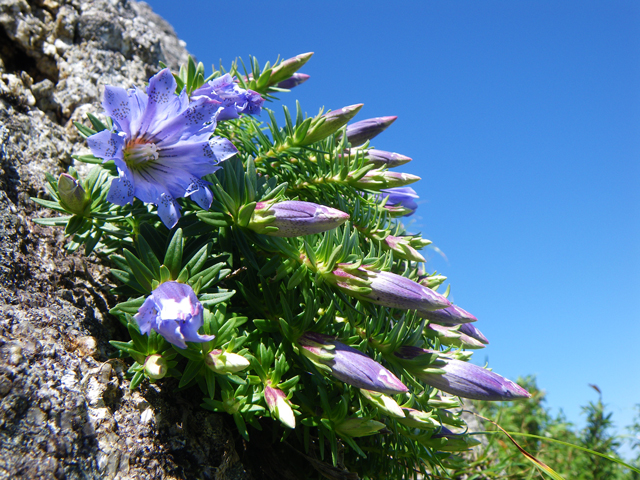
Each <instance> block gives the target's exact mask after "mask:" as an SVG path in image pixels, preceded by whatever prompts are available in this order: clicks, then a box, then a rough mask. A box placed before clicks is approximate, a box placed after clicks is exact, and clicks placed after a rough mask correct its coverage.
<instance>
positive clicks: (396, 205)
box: [376, 187, 419, 217]
mask: <svg viewBox="0 0 640 480" xmlns="http://www.w3.org/2000/svg"><path fill="white" fill-rule="evenodd" d="M387 197H388V198H387ZM384 198H387V203H385V205H384V207H385V208H386V209H387V210H389V211H390V213H396V214H398V215H399V216H403V217H410V216H411V215H413V214H414V213H415V211H416V209H417V208H418V204H417V203H416V201H415V200H414V198H419V197H418V194H417V193H416V191H415V190H414V189H413V188H411V187H398V188H387V189H384V190H380V195H376V200H377V201H381V200H383V199H384Z"/></svg>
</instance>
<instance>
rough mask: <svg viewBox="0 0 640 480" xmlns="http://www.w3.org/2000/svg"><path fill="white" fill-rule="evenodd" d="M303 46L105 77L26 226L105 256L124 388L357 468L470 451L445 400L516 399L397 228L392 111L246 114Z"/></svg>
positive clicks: (446, 462) (403, 192) (411, 199)
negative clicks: (78, 166) (379, 138)
mask: <svg viewBox="0 0 640 480" xmlns="http://www.w3.org/2000/svg"><path fill="white" fill-rule="evenodd" d="M311 55H312V54H311V53H307V54H302V55H298V56H296V57H293V58H291V59H288V60H284V61H277V62H276V63H275V64H274V65H273V66H271V65H270V64H269V63H267V64H266V65H264V66H263V67H260V65H259V64H258V62H257V61H256V60H255V59H251V64H250V68H249V70H250V71H247V70H246V69H245V70H244V71H243V72H241V71H239V68H240V64H238V63H234V64H233V65H232V68H231V69H230V70H229V72H228V73H225V72H224V70H223V69H222V68H221V71H216V70H214V72H213V73H212V74H211V75H210V76H209V77H207V78H205V76H204V75H205V71H204V66H203V65H202V64H201V63H200V64H196V63H195V62H194V61H193V60H192V59H190V60H189V62H188V64H187V65H186V66H183V67H182V68H180V71H179V72H178V73H172V72H171V71H170V70H169V69H168V68H166V67H165V66H164V65H161V67H164V68H163V69H162V70H160V71H159V72H158V73H157V74H156V75H154V76H153V77H152V78H151V79H150V80H149V84H148V86H146V88H136V89H131V90H125V89H124V88H121V87H117V86H106V87H105V91H104V100H103V104H102V105H103V108H104V116H102V117H100V116H99V115H98V116H97V115H89V116H88V117H89V121H90V123H91V127H89V126H87V125H82V124H77V127H78V129H79V130H80V133H81V134H82V135H83V136H84V137H85V138H86V141H87V145H88V147H89V148H90V150H91V154H90V155H84V156H78V157H77V158H76V159H77V160H78V161H81V162H86V163H92V164H95V165H94V166H93V168H92V170H91V171H90V172H89V173H88V175H87V177H86V178H84V179H80V178H78V174H77V172H76V171H75V170H74V169H72V168H70V169H69V173H64V174H62V175H61V176H60V177H59V178H58V179H55V178H53V177H52V176H50V175H49V176H48V180H49V190H50V194H51V200H41V199H35V200H36V201H37V202H38V203H40V204H42V205H44V206H46V207H49V208H51V209H53V210H56V211H58V212H60V213H61V214H62V216H58V217H55V218H42V219H40V220H39V222H40V223H42V224H45V225H54V226H63V227H64V228H65V233H66V235H67V236H68V237H69V238H70V240H69V243H68V249H69V250H71V251H73V250H76V249H78V248H79V247H80V246H82V245H84V249H85V254H86V255H89V254H91V253H92V252H94V253H96V254H97V255H100V256H102V257H104V258H105V259H106V258H108V259H109V260H110V262H111V265H112V267H113V268H112V269H111V275H112V276H113V278H114V279H115V280H116V281H117V283H118V285H119V286H118V287H117V288H115V290H114V293H116V294H117V295H118V298H119V299H121V302H120V303H119V304H117V305H116V306H115V307H114V308H113V309H112V310H111V313H112V314H114V315H116V316H117V317H118V318H119V319H120V321H121V322H122V323H123V325H124V326H125V327H126V328H127V330H128V332H129V335H130V337H131V340H130V341H128V342H121V341H112V342H111V344H112V345H113V346H114V347H115V349H117V354H118V355H119V356H120V357H122V358H130V359H131V360H130V361H131V367H130V368H129V371H128V373H129V375H130V377H131V388H132V389H135V388H137V387H138V386H139V385H140V383H141V382H143V381H149V382H160V384H161V387H162V388H178V389H188V388H193V389H199V390H200V392H201V395H202V402H201V403H202V407H203V408H205V409H209V410H212V411H215V412H226V413H227V414H229V415H231V416H233V419H234V420H235V423H236V425H237V428H238V431H239V432H240V433H241V434H242V435H243V436H244V437H245V438H246V439H247V440H249V441H250V437H251V428H249V426H251V427H252V428H255V429H263V428H265V426H266V425H267V424H269V428H271V429H273V430H274V431H275V432H276V438H283V439H285V438H286V439H288V440H289V441H290V442H294V441H295V443H296V445H300V446H301V448H302V449H303V450H304V452H305V454H307V455H309V454H311V455H312V456H313V457H314V458H315V457H317V458H319V459H321V460H323V461H325V462H332V464H333V466H334V467H338V468H341V469H349V470H355V471H358V472H359V473H360V475H362V476H363V477H364V478H372V477H376V476H379V475H381V474H383V475H385V476H389V477H391V478H404V477H411V476H417V475H419V474H421V475H429V474H431V473H433V472H443V471H445V470H446V468H447V467H448V466H451V465H453V464H455V462H454V460H453V458H454V457H453V455H455V452H461V451H465V450H467V449H468V448H469V447H470V446H472V445H474V444H476V443H477V442H476V441H475V440H474V439H473V438H472V437H471V436H470V435H469V434H468V432H467V431H466V427H465V423H464V421H463V420H462V419H461V418H460V414H459V412H458V411H457V410H456V409H457V407H459V406H460V405H461V400H460V398H463V399H464V398H470V399H488V400H511V399H517V398H525V397H528V396H529V394H528V393H527V391H526V390H524V389H523V388H521V387H520V386H518V385H517V384H515V383H513V382H511V381H509V380H507V379H505V378H503V377H501V376H499V375H497V374H496V373H493V372H491V371H489V370H487V369H484V368H481V367H478V366H475V365H473V364H471V363H469V362H468V360H469V358H470V356H471V353H470V352H468V351H466V349H469V348H482V347H484V345H485V344H486V343H488V342H487V339H486V338H485V337H484V336H483V335H482V333H481V332H480V331H479V330H478V329H477V328H475V327H473V326H472V325H471V322H475V321H476V318H475V317H474V316H473V315H472V314H470V313H468V312H467V311H465V310H463V309H462V308H460V307H458V306H457V305H453V304H452V303H451V302H450V301H449V300H448V299H447V297H448V293H449V288H447V290H446V291H445V292H444V293H439V292H438V289H439V287H441V285H442V284H443V282H444V281H445V280H446V277H444V276H442V275H439V274H438V273H436V272H433V273H430V274H429V273H426V271H425V267H424V265H425V259H424V257H423V255H422V254H421V253H420V250H421V249H422V248H423V247H425V246H426V245H428V244H429V243H431V242H429V241H428V240H426V239H423V238H422V237H421V236H420V235H415V234H409V233H407V231H406V230H405V227H404V226H403V223H402V218H403V217H405V216H409V215H411V214H412V213H413V212H414V211H415V210H416V208H417V204H416V201H415V199H416V198H417V195H416V192H415V191H414V190H413V189H411V188H410V187H408V185H409V184H411V183H413V182H415V181H417V180H419V178H418V177H416V176H414V175H410V174H407V173H399V172H397V171H394V170H390V169H391V168H395V167H398V166H401V165H403V164H405V163H407V162H409V161H410V160H411V159H410V158H409V157H406V156H404V155H400V154H397V153H392V152H386V151H381V150H376V149H374V148H372V147H371V145H370V141H371V139H372V138H374V137H375V136H376V135H377V134H379V133H380V132H382V131H383V130H384V129H385V128H387V127H388V126H389V125H390V124H391V123H392V122H393V121H394V120H395V117H381V118H374V119H368V120H362V121H359V122H354V123H349V122H350V121H351V120H352V119H353V118H354V117H355V115H356V114H357V113H358V111H359V110H360V108H361V107H362V105H361V104H357V105H351V106H347V107H344V108H340V109H337V110H334V111H329V112H327V113H324V112H323V111H320V113H319V114H318V115H316V116H313V117H308V116H306V115H304V114H303V112H302V109H301V108H300V106H299V105H298V107H297V111H296V113H295V115H294V116H292V115H291V114H290V112H289V111H288V110H287V109H286V108H284V126H279V125H278V124H277V122H276V118H275V116H274V113H273V112H272V111H269V110H267V109H264V111H263V102H264V101H265V100H269V101H272V100H275V97H274V96H273V95H274V94H276V93H280V92H286V91H288V89H291V88H293V87H296V86H297V85H300V84H301V83H302V82H304V81H305V80H307V79H308V77H309V76H308V75H305V74H302V73H299V72H298V69H299V68H300V67H301V66H302V65H304V63H305V62H307V60H308V59H309V58H310V57H311ZM261 111H262V117H268V119H269V121H268V122H262V121H260V120H258V119H257V118H256V115H258V114H259V113H261ZM265 112H266V115H265ZM458 397H460V398H458ZM269 417H271V419H272V420H271V419H270V418H269ZM452 452H453V453H452ZM452 462H453V463H452Z"/></svg>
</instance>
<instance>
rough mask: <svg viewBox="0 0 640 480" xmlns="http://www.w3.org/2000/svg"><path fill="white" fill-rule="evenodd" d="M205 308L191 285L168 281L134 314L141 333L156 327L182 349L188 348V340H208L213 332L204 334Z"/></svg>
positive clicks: (146, 332) (168, 340)
mask: <svg viewBox="0 0 640 480" xmlns="http://www.w3.org/2000/svg"><path fill="white" fill-rule="evenodd" d="M202 312H203V307H202V304H201V303H200V301H199V300H198V297H196V294H195V292H194V291H193V289H192V288H191V287H190V286H189V285H185V284H184V283H178V282H165V283H162V284H160V285H159V286H158V288H156V289H155V290H154V291H153V292H151V295H149V296H148V297H147V298H146V300H145V301H144V303H143V304H142V306H141V307H140V310H138V313H136V314H135V315H134V317H133V318H134V319H135V321H136V322H137V323H138V326H139V327H140V333H142V334H143V335H144V334H149V332H150V331H151V330H155V331H156V332H158V333H159V334H160V335H162V336H163V337H164V338H165V340H166V341H167V342H169V343H171V344H173V345H175V346H176V347H178V348H187V344H186V343H185V342H197V343H198V342H199V343H201V342H208V341H209V340H213V339H214V338H215V337H214V336H213V335H200V334H199V333H198V329H199V328H200V327H202V325H203V324H204V319H203V316H202Z"/></svg>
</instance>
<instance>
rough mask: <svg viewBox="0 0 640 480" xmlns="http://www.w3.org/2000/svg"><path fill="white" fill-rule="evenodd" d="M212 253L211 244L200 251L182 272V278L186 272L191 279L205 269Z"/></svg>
mask: <svg viewBox="0 0 640 480" xmlns="http://www.w3.org/2000/svg"><path fill="white" fill-rule="evenodd" d="M210 253H211V244H210V243H207V244H206V245H205V246H204V247H202V248H201V249H200V250H198V252H196V254H195V255H194V256H193V257H191V259H190V260H189V261H188V262H187V264H186V265H185V266H184V267H183V268H182V270H181V271H180V276H182V274H183V273H184V272H187V273H188V275H189V277H190V276H192V275H195V274H196V273H198V272H199V271H200V270H201V269H202V267H204V264H205V263H206V261H207V258H208V257H209V254H210ZM187 278H188V277H187Z"/></svg>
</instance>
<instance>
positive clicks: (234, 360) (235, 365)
mask: <svg viewBox="0 0 640 480" xmlns="http://www.w3.org/2000/svg"><path fill="white" fill-rule="evenodd" d="M204 364H205V365H206V366H207V367H209V368H210V369H211V370H213V371H214V372H216V373H218V374H220V375H226V374H228V373H237V372H240V371H242V370H244V369H245V368H247V367H248V366H249V365H251V362H249V360H247V359H246V358H244V357H243V356H242V355H238V354H237V353H232V352H225V351H224V350H212V351H211V352H209V354H208V355H207V357H206V358H205V360H204Z"/></svg>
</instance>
